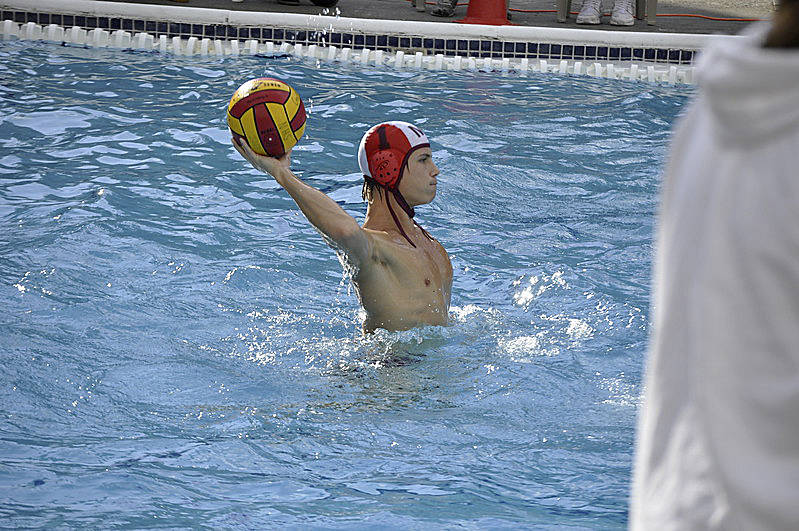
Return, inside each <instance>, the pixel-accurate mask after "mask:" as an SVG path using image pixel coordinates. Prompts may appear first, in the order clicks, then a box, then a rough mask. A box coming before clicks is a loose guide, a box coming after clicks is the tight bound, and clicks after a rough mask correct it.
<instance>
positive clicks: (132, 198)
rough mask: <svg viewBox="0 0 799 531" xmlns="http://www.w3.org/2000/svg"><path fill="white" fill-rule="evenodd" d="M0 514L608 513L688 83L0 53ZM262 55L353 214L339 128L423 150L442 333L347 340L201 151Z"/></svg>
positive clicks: (213, 154) (547, 518)
mask: <svg viewBox="0 0 799 531" xmlns="http://www.w3.org/2000/svg"><path fill="white" fill-rule="evenodd" d="M0 56H1V57H2V60H1V61H0V145H2V150H1V151H0V223H1V225H0V226H1V227H2V234H0V297H1V298H2V306H3V307H4V310H3V311H2V312H0V353H2V364H0V492H2V494H1V495H0V496H1V497H0V517H2V520H3V522H4V525H7V526H11V527H15V526H24V527H48V528H52V527H87V526H88V527H112V526H126V527H137V528H151V527H166V528H242V529H255V528H271V527H290V528H308V527H310V528H347V529H367V528H385V527H388V528H394V529H428V528H430V527H447V528H466V529H484V528H492V529H503V528H504V529H518V528H528V529H548V528H553V527H561V528H568V529H619V528H623V527H625V525H626V521H627V515H626V513H627V505H628V484H629V479H630V471H631V458H632V447H633V439H634V425H635V414H636V407H637V403H638V400H639V395H640V394H641V377H640V375H641V370H642V365H643V356H644V353H645V346H646V338H647V330H648V326H649V325H648V311H649V302H648V301H649V295H650V289H649V280H650V272H649V270H650V262H651V256H652V243H651V238H652V227H653V213H654V211H655V208H656V202H657V189H658V182H659V180H658V173H659V166H660V165H661V164H662V162H663V159H664V156H665V149H666V145H667V141H668V137H669V129H670V127H671V125H672V124H673V122H674V120H675V118H676V116H677V115H678V114H679V112H680V110H681V108H682V107H683V105H684V104H685V102H686V100H687V98H688V96H689V95H690V92H691V91H692V90H691V89H687V88H686V87H665V86H656V85H644V84H639V83H628V82H609V81H606V80H605V81H598V80H592V79H589V78H573V77H565V76H563V77H561V76H555V75H532V74H531V75H530V76H529V77H516V76H502V75H499V74H496V73H495V74H484V73H453V72H450V73H446V72H430V71H406V72H396V71H390V70H386V69H374V68H362V67H357V66H354V65H341V64H334V65H333V64H322V65H317V64H313V63H310V62H303V61H300V60H297V59H294V58H288V57H241V58H226V59H219V58H178V57H171V56H164V55H159V54H150V53H134V52H130V51H127V52H125V51H113V50H105V51H103V50H91V49H82V48H71V47H60V46H55V45H48V44H43V43H39V44H31V43H23V42H4V43H2V44H0ZM263 75H269V76H274V77H279V78H281V79H283V80H285V81H287V82H288V83H290V84H292V85H293V86H294V87H295V88H296V89H297V90H298V91H299V93H300V94H301V96H302V97H303V99H304V101H305V104H306V107H307V109H308V111H309V113H310V114H309V118H308V130H307V136H306V137H305V138H304V139H303V140H302V142H301V143H300V145H299V146H298V147H297V148H296V149H295V151H294V161H293V168H294V170H295V172H296V173H297V174H298V175H300V176H301V177H302V178H303V179H304V180H306V181H307V182H308V183H309V184H311V185H313V186H316V187H318V188H320V189H321V190H323V191H324V192H325V193H327V194H329V195H330V196H331V197H332V198H333V199H335V200H336V201H337V202H338V203H339V204H340V205H342V206H343V207H344V208H345V209H346V210H347V211H348V212H350V213H351V214H352V215H353V216H355V217H356V218H357V219H358V220H359V221H362V220H363V215H364V212H365V207H364V204H363V203H362V201H361V197H360V192H361V182H362V178H361V176H360V174H359V173H358V165H357V159H356V156H355V155H356V150H357V145H358V142H359V140H360V137H361V135H362V134H363V132H364V131H365V130H366V129H367V128H368V127H369V126H370V125H372V124H374V123H377V122H380V121H384V120H388V119H399V120H405V121H410V122H414V123H416V124H418V125H419V126H420V127H422V129H423V130H425V132H426V133H427V134H428V136H429V137H430V139H431V143H432V147H433V150H434V158H435V161H436V163H437V164H438V165H439V167H440V169H441V175H440V176H439V186H438V189H439V193H438V197H437V198H436V200H435V201H434V202H433V203H432V204H431V205H427V206H422V207H419V208H418V209H417V219H418V220H419V221H420V223H421V224H422V226H424V227H425V228H426V229H427V230H428V231H429V232H431V233H432V234H433V235H434V236H435V237H436V238H438V239H439V240H440V241H441V242H442V244H443V245H444V246H445V247H446V248H447V250H448V251H449V252H450V254H451V257H452V262H453V267H454V270H455V278H454V284H453V295H452V302H453V306H452V309H451V315H450V317H451V324H450V325H449V326H446V327H427V328H420V329H415V330H411V331H407V332H401V333H388V332H385V331H380V332H379V333H377V334H375V335H374V336H370V337H368V338H364V337H362V336H361V332H360V320H361V318H362V315H361V314H360V311H359V306H358V302H357V299H356V296H355V294H354V292H353V291H352V289H351V287H350V286H349V282H348V281H347V279H346V277H345V276H344V275H343V273H342V269H341V266H340V265H339V263H338V261H337V260H336V258H335V256H334V254H333V252H332V251H330V250H329V249H328V248H327V247H326V246H325V244H324V242H323V241H322V238H321V237H320V236H319V235H318V233H317V232H316V231H315V230H314V229H313V228H312V227H311V226H310V225H309V224H308V223H307V222H306V221H305V219H304V218H303V217H302V215H301V214H300V213H299V210H298V209H297V208H296V207H295V205H294V204H293V202H292V201H291V200H290V198H289V197H288V195H287V194H286V193H285V192H284V191H283V190H282V189H280V187H279V186H278V185H277V184H276V183H275V182H274V181H273V180H272V179H271V178H270V177H269V176H267V175H264V174H261V173H258V172H257V171H255V170H253V169H252V168H250V167H248V165H247V163H245V161H244V160H243V159H241V157H240V156H239V155H238V153H236V152H235V150H234V149H233V148H232V147H231V146H230V143H229V132H228V131H227V128H226V125H225V121H224V114H225V109H226V105H227V101H228V100H229V98H230V95H231V94H232V92H233V90H235V88H236V87H237V86H238V85H239V84H241V83H242V82H244V81H245V80H247V79H249V78H251V77H257V76H263Z"/></svg>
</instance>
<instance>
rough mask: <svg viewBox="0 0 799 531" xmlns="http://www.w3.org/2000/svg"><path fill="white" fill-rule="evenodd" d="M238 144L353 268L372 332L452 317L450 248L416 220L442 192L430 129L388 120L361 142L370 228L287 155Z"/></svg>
mask: <svg viewBox="0 0 799 531" xmlns="http://www.w3.org/2000/svg"><path fill="white" fill-rule="evenodd" d="M233 144H234V146H235V147H236V149H237V150H238V152H239V153H241V155H242V156H243V157H244V158H245V159H247V160H248V161H249V162H250V163H251V164H252V165H253V166H254V167H255V168H257V169H259V170H261V171H264V172H266V173H268V174H270V175H272V176H273V177H274V178H275V180H276V181H277V182H278V184H280V186H282V187H283V188H284V189H285V190H286V191H287V192H288V193H289V195H290V196H291V197H292V198H293V199H294V201H295V202H296V203H297V205H298V206H299V207H300V210H302V213H303V214H305V217H306V218H308V221H310V222H311V223H312V224H313V225H314V227H316V228H317V229H318V230H319V231H321V232H322V234H323V235H325V236H326V238H325V240H326V241H327V242H328V243H329V244H330V245H331V246H332V247H333V248H334V250H335V251H336V253H338V254H340V255H343V256H344V258H345V261H346V263H348V264H350V265H352V267H353V271H354V273H353V276H352V282H353V284H354V285H355V289H356V292H357V293H358V298H359V299H360V301H361V304H362V305H363V308H364V310H365V311H366V320H365V321H364V323H363V329H364V331H365V332H371V331H373V330H375V329H377V328H385V329H387V330H406V329H409V328H413V327H416V326H421V325H443V324H446V322H447V316H448V311H449V303H450V294H451V289H452V264H451V262H450V260H449V255H447V252H446V250H444V247H443V246H442V245H441V244H440V243H438V241H436V239H435V238H433V237H432V236H430V234H428V233H427V231H425V230H424V229H423V228H422V227H421V226H420V225H419V224H418V223H416V222H415V221H414V219H413V218H414V213H415V212H414V207H415V206H418V205H423V204H427V203H430V202H431V201H432V200H433V198H435V196H436V177H437V176H438V167H436V165H435V163H434V162H433V158H432V152H431V150H430V143H429V142H428V140H427V137H426V136H425V134H424V133H423V132H422V131H421V130H420V129H419V128H417V127H416V126H414V125H412V124H409V123H407V122H385V123H382V124H378V125H376V126H374V127H372V128H371V129H369V130H368V131H367V132H366V134H364V136H363V138H362V139H361V144H360V147H359V149H358V163H359V165H360V167H361V172H362V173H363V175H364V186H363V196H364V199H365V200H366V201H368V207H367V209H366V219H365V220H364V223H363V227H360V226H359V225H358V222H357V221H355V219H354V218H353V217H352V216H350V215H349V214H347V213H346V212H345V211H344V210H343V209H342V208H341V207H340V206H339V205H338V204H336V202H335V201H333V200H332V199H330V198H329V197H327V196H326V195H325V194H323V193H322V192H320V191H319V190H317V189H315V188H313V187H311V186H308V185H307V184H305V183H303V182H302V181H301V180H300V179H298V178H297V176H295V175H294V174H293V173H292V172H291V170H290V169H289V165H290V163H291V152H290V151H289V152H288V153H286V154H285V155H284V156H282V157H280V158H273V157H267V156H263V155H258V154H256V153H254V152H253V151H252V150H251V149H250V148H249V146H247V145H246V143H243V142H241V143H240V142H239V141H237V140H236V139H235V138H234V140H233Z"/></svg>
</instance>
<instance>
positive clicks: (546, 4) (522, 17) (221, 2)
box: [111, 0, 776, 35]
mask: <svg viewBox="0 0 799 531" xmlns="http://www.w3.org/2000/svg"><path fill="white" fill-rule="evenodd" d="M111 1H123V0H111ZM128 3H132V2H128ZM135 3H139V4H157V5H171V6H190V7H202V8H212V9H228V10H241V11H261V12H278V13H300V14H307V15H318V14H322V13H323V12H325V8H321V7H318V6H315V5H313V4H312V3H311V2H310V0H300V4H299V5H297V6H287V5H282V4H278V3H277V0H244V1H243V2H233V1H232V0H137V1H136V2H135ZM460 4H461V5H459V6H458V7H457V8H456V10H455V15H454V16H453V17H449V18H441V17H434V16H432V15H430V10H431V8H433V6H434V5H435V0H427V11H426V12H424V13H422V12H419V11H416V9H415V8H414V7H413V6H412V5H411V2H410V0H339V2H338V4H337V5H336V7H334V8H330V9H327V10H326V13H325V14H335V13H338V14H340V16H342V17H354V18H364V19H385V20H410V21H427V22H452V23H456V22H455V20H458V19H461V18H463V17H464V16H465V15H466V10H467V5H468V1H467V0H461V2H460ZM581 4H582V1H581V0H573V1H572V12H576V11H579V8H580V5H581ZM612 6H613V0H603V7H604V8H605V12H607V13H609V12H610V10H611V8H612ZM509 8H510V10H511V15H512V20H511V23H513V24H516V25H519V26H539V27H559V28H586V29H594V30H614V31H639V32H640V31H646V32H668V33H701V34H727V35H733V34H736V33H739V32H740V31H741V30H742V29H743V28H744V27H746V26H747V25H748V24H749V23H750V22H747V21H737V20H710V19H708V18H699V17H673V16H664V15H669V14H690V15H700V16H701V17H711V18H722V19H765V18H768V17H769V16H770V15H771V13H773V12H774V10H775V9H776V8H775V6H774V0H659V2H658V15H659V16H658V17H657V24H656V25H655V26H649V25H647V24H646V22H645V21H644V20H637V21H636V24H635V25H634V26H630V27H619V26H611V25H609V24H608V23H607V21H608V20H609V18H605V19H603V21H604V23H603V24H601V25H599V26H579V25H577V24H576V23H575V22H574V19H575V15H571V17H570V19H569V21H568V22H566V23H563V24H561V23H558V22H557V20H556V13H555V12H554V10H555V2H554V0H509ZM336 10H338V11H336Z"/></svg>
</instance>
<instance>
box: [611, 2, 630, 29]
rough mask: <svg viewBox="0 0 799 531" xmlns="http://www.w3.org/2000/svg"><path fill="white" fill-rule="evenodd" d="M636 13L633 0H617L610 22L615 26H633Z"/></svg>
mask: <svg viewBox="0 0 799 531" xmlns="http://www.w3.org/2000/svg"><path fill="white" fill-rule="evenodd" d="M634 13H635V8H634V7H633V0H616V2H615V3H614V4H613V14H612V15H611V16H610V23H611V24H613V25H614V26H632V25H633V24H635V17H634V16H633V15H634Z"/></svg>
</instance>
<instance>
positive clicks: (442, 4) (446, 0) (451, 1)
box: [417, 0, 458, 17]
mask: <svg viewBox="0 0 799 531" xmlns="http://www.w3.org/2000/svg"><path fill="white" fill-rule="evenodd" d="M420 1H422V0H417V2H420ZM457 5H458V0H437V1H436V7H435V8H434V9H433V10H432V11H430V14H431V15H433V16H434V17H451V16H452V15H454V14H455V6H457Z"/></svg>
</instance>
